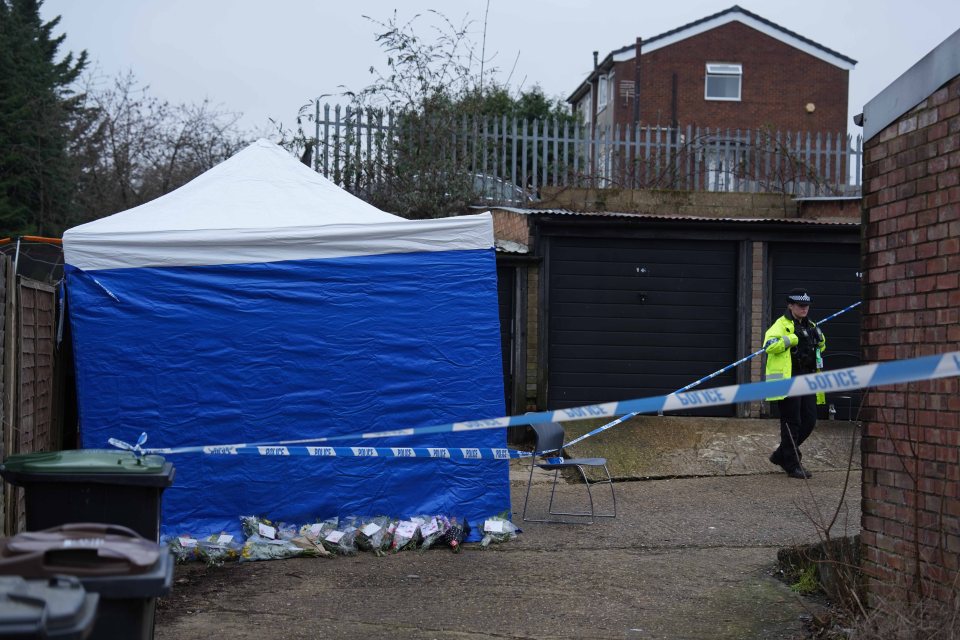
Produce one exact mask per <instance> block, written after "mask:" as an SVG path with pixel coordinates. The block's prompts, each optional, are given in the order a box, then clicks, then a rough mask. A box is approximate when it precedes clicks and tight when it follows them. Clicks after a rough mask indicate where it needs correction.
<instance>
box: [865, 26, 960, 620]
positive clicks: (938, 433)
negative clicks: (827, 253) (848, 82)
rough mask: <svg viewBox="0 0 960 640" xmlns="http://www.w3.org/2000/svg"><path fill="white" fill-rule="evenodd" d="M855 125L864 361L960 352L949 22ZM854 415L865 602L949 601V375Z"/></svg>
mask: <svg viewBox="0 0 960 640" xmlns="http://www.w3.org/2000/svg"><path fill="white" fill-rule="evenodd" d="M860 122H862V124H863V127H864V138H865V139H866V141H867V142H866V146H865V152H866V163H865V165H864V176H863V177H864V193H863V196H864V212H863V230H864V235H863V246H862V251H863V266H864V269H865V283H864V284H865V286H864V296H863V301H864V307H865V309H864V312H863V316H862V318H863V323H862V345H863V359H864V360H866V361H870V362H883V361H888V360H895V359H901V358H911V357H916V356H923V355H931V354H935V353H944V352H948V351H957V350H960V31H957V32H955V33H954V34H953V35H952V36H950V37H949V38H947V40H945V41H944V42H943V43H941V44H940V45H939V46H938V47H937V48H936V49H934V50H933V51H931V52H930V53H929V54H928V55H927V56H926V57H924V58H923V59H922V60H920V61H919V62H918V63H917V64H915V65H914V66H913V67H912V68H911V69H910V70H908V71H907V72H906V73H904V74H903V75H902V76H901V77H900V78H898V79H897V80H896V81H894V82H893V83H892V84H891V85H890V86H889V87H887V88H886V89H884V90H883V91H882V92H881V93H880V94H878V95H877V96H876V97H875V98H874V99H873V100H871V101H870V102H869V103H868V104H867V105H866V106H865V107H864V112H863V119H862V120H861V121H860ZM863 417H864V432H863V440H862V442H863V521H862V525H863V526H862V542H863V546H864V548H863V574H864V578H865V581H866V588H867V594H868V597H869V600H870V603H871V604H873V605H876V604H878V602H882V601H890V600H894V601H900V602H906V603H909V604H914V603H917V602H927V603H929V602H940V603H943V604H944V605H947V607H948V609H950V608H952V607H954V606H956V603H957V602H958V601H960V587H958V585H960V380H958V379H957V378H946V379H942V380H935V381H929V382H922V383H917V384H912V385H899V386H896V387H882V388H878V389H875V390H871V391H870V392H869V393H868V394H867V395H866V401H865V403H864V413H863ZM954 611H955V609H954ZM953 615H955V614H953ZM954 623H955V619H954ZM954 631H956V629H954ZM948 634H949V632H948ZM951 637H953V636H951Z"/></svg>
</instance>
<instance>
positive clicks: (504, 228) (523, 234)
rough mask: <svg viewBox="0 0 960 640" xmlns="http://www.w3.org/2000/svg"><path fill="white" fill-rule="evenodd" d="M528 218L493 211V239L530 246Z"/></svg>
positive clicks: (511, 213) (512, 213)
mask: <svg viewBox="0 0 960 640" xmlns="http://www.w3.org/2000/svg"><path fill="white" fill-rule="evenodd" d="M529 222H530V216H527V215H524V214H521V213H514V212H512V211H503V210H500V209H494V211H493V237H494V238H496V239H497V240H509V241H511V242H517V243H520V244H522V245H524V246H530V228H529Z"/></svg>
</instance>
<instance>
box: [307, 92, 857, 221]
mask: <svg viewBox="0 0 960 640" xmlns="http://www.w3.org/2000/svg"><path fill="white" fill-rule="evenodd" d="M315 123H316V128H315V133H316V141H317V147H316V149H317V152H316V154H315V155H314V168H315V169H316V170H317V171H319V172H321V173H322V174H323V175H324V176H326V177H328V178H329V179H331V180H333V181H334V182H336V183H337V184H339V185H340V186H342V187H344V188H346V189H347V190H349V191H351V192H353V193H355V194H357V195H360V196H369V195H371V194H374V193H377V192H382V191H383V190H389V189H391V188H395V187H396V184H397V181H398V180H401V181H403V182H402V184H404V185H406V186H407V187H409V185H410V184H411V182H412V183H416V182H417V181H418V180H419V179H420V176H423V175H428V174H433V175H436V174H437V173H439V174H440V175H442V176H446V177H448V176H449V175H450V174H451V173H452V174H456V175H460V176H467V177H468V180H469V181H470V182H472V183H473V185H474V191H475V193H476V198H477V199H478V200H481V201H482V202H479V203H483V204H492V203H511V204H522V203H523V202H525V201H529V200H530V199H531V198H533V197H535V196H536V194H538V193H539V192H540V190H541V188H544V187H580V188H584V187H585V188H598V189H603V188H619V189H674V190H689V191H733V192H765V193H786V194H789V195H793V196H803V197H814V196H843V195H859V193H860V180H861V168H862V166H863V140H862V136H859V135H858V136H857V137H856V138H854V137H852V136H850V135H847V134H843V133H833V132H802V133H799V132H780V131H771V130H768V129H752V130H740V129H721V128H709V127H703V128H701V127H690V126H687V127H676V128H664V127H652V126H619V125H617V126H613V127H610V126H605V127H591V126H590V125H589V123H588V124H581V123H575V122H572V121H570V120H567V121H564V122H560V121H559V120H557V119H551V120H532V121H531V120H523V119H518V118H508V117H506V116H502V117H494V116H487V117H470V116H466V115H460V116H450V115H447V116H443V117H440V116H438V117H433V118H431V117H428V116H424V115H423V114H396V113H389V112H388V113H385V112H383V111H376V110H371V109H364V110H358V109H352V108H350V107H345V108H342V107H340V106H335V107H332V108H331V106H330V105H324V106H323V107H322V109H321V107H320V106H319V105H318V106H317V108H316V114H315Z"/></svg>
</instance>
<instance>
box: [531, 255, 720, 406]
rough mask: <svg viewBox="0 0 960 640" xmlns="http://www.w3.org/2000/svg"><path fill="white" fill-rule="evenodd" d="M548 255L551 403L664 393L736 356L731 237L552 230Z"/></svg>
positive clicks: (717, 382) (717, 383)
mask: <svg viewBox="0 0 960 640" xmlns="http://www.w3.org/2000/svg"><path fill="white" fill-rule="evenodd" d="M547 259H548V272H547V278H548V282H547V295H548V299H547V305H548V306H547V309H548V310H547V316H548V323H549V325H548V326H549V329H548V341H549V344H548V387H547V401H548V405H549V407H550V408H551V409H558V408H564V407H572V406H578V405H584V404H591V403H597V402H605V401H611V400H623V399H627V398H639V397H645V396H652V395H661V394H666V393H671V392H673V391H676V390H677V389H679V388H680V387H683V386H684V385H687V384H689V383H690V382H693V381H694V380H697V379H699V378H701V377H703V376H705V375H707V374H709V373H712V372H713V371H716V370H718V369H720V368H722V367H723V366H725V365H727V364H729V363H731V362H733V361H734V360H736V302H737V292H736V274H737V245H736V243H735V242H708V241H679V240H676V241H675V240H667V241H664V240H646V239H645V240H635V239H623V238H567V237H551V238H549V248H548V256H547ZM735 381H736V378H735V372H733V371H731V372H728V373H725V374H723V375H722V376H718V377H717V378H714V379H713V380H711V381H710V382H709V383H707V384H705V385H704V388H706V387H713V386H722V385H726V384H735ZM699 414H700V415H733V408H732V407H718V408H715V409H708V410H704V411H701V412H699Z"/></svg>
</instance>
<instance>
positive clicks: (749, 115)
mask: <svg viewBox="0 0 960 640" xmlns="http://www.w3.org/2000/svg"><path fill="white" fill-rule="evenodd" d="M707 62H731V63H740V64H742V65H743V84H742V90H741V101H740V102H727V101H715V100H706V99H705V98H704V81H705V76H706V66H705V65H706V63H707ZM634 65H635V60H629V61H624V62H621V63H617V65H616V66H615V74H616V77H617V78H618V80H617V84H618V87H619V79H626V80H633V79H634V76H635V69H634V68H633V67H634ZM674 73H676V74H677V114H676V115H677V121H678V122H679V123H680V124H681V125H683V126H687V125H689V126H694V127H696V126H700V127H724V128H730V129H736V128H741V129H756V128H757V127H761V126H768V125H769V126H771V127H772V128H773V129H775V130H776V129H779V130H783V131H823V132H827V131H831V132H841V133H843V134H846V131H847V86H848V78H849V73H848V72H847V71H846V70H844V69H841V68H839V67H837V66H835V65H832V64H830V63H829V62H825V61H823V60H820V59H819V58H815V57H814V56H812V55H810V54H808V53H804V52H803V51H800V50H799V49H797V48H795V47H792V46H790V45H788V44H786V43H784V42H781V41H780V40H777V39H776V38H772V37H770V36H768V35H766V34H764V33H761V32H760V31H757V30H756V29H753V28H751V27H748V26H747V25H745V24H743V23H740V22H731V23H728V24H725V25H722V26H720V27H717V28H715V29H711V30H710V31H707V32H705V33H702V34H699V35H696V36H693V37H690V38H687V39H685V40H681V41H680V42H677V43H675V44H672V45H669V46H666V47H663V48H662V49H657V50H656V51H651V52H649V53H645V54H643V55H642V56H641V67H640V120H641V122H642V123H643V124H645V125H660V126H669V125H670V123H671V112H672V108H671V102H672V91H673V88H672V82H673V81H672V77H673V74H674ZM807 103H813V104H814V105H815V106H816V108H815V110H814V111H813V112H812V113H808V112H807V111H806V109H805V107H806V105H807ZM615 109H616V114H615V119H616V121H617V122H618V123H621V124H626V123H630V122H633V103H632V101H631V100H628V99H625V98H622V97H620V96H619V92H618V95H617V97H616V99H615Z"/></svg>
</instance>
